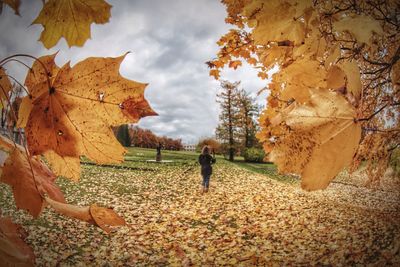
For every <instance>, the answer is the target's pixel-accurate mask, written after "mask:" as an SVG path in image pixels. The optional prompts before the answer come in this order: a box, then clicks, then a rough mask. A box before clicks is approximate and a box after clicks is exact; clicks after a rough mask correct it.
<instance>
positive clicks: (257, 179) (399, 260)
mask: <svg viewBox="0 0 400 267" xmlns="http://www.w3.org/2000/svg"><path fill="white" fill-rule="evenodd" d="M128 160H129V159H128ZM128 163H129V162H128ZM125 166H126V168H118V167H114V168H113V167H107V166H102V167H100V166H94V165H84V166H83V176H82V178H81V181H80V183H73V182H70V181H68V180H64V179H60V180H59V182H58V183H59V184H60V185H61V188H62V189H63V191H64V193H65V195H66V197H67V200H68V201H69V202H70V203H74V204H79V205H89V204H91V203H98V204H100V205H103V206H106V207H113V208H114V209H115V210H116V211H117V212H118V213H119V214H120V215H122V216H123V217H124V218H125V220H126V221H127V223H128V224H129V226H128V227H121V228H115V229H114V231H113V232H112V233H111V234H110V235H106V234H105V233H104V232H102V231H101V229H100V228H96V227H94V226H91V225H88V224H86V223H83V222H79V221H77V220H73V219H69V218H65V217H62V216H59V215H57V214H56V213H55V212H53V211H52V210H51V209H49V208H48V209H46V210H45V212H44V213H43V215H42V216H41V217H40V218H39V219H38V220H31V219H30V218H29V216H28V215H26V213H24V212H22V211H18V212H17V211H15V210H14V208H13V205H12V204H11V203H12V196H11V194H10V191H9V189H8V188H7V187H6V186H4V185H1V186H0V201H1V202H2V203H7V204H8V206H9V208H8V209H4V208H2V209H3V213H4V214H5V215H10V216H12V217H13V218H14V220H16V221H17V222H18V223H22V224H23V226H24V228H25V229H26V230H27V231H28V232H29V236H28V239H27V242H28V243H29V244H30V245H32V246H33V248H34V251H35V254H36V258H37V259H36V264H37V265H38V266H55V265H57V264H58V265H61V266H70V265H71V266H87V265H92V266H148V265H151V266H165V265H172V266H175V265H177V266H181V265H183V266H192V265H193V266H222V265H231V266H254V265H261V266H263V265H267V266H271V265H272V266H273V265H289V266H290V265H292V266H294V265H295V266H310V265H319V266H321V265H337V266H340V265H346V266H347V265H358V264H360V265H367V264H372V265H375V266H383V265H393V266H399V265H400V194H399V192H398V191H396V190H392V191H390V190H371V189H367V188H365V187H359V186H354V185H349V184H347V183H344V182H343V183H342V182H337V183H333V184H332V185H330V186H329V187H328V189H327V190H325V191H318V192H312V193H308V192H305V191H303V190H301V189H300V187H299V185H298V183H289V182H281V181H276V180H274V179H270V178H268V177H266V176H265V175H262V174H258V173H254V172H250V171H248V170H245V169H243V168H240V167H238V166H237V165H234V164H231V163H228V162H225V161H224V160H222V159H220V160H218V162H217V164H216V166H215V169H214V174H213V176H212V178H211V190H210V192H209V193H207V194H201V193H200V190H199V189H200V180H201V178H200V174H199V168H198V166H197V165H196V163H195V161H194V159H192V160H188V161H185V162H172V163H164V164H156V163H148V162H145V161H138V162H134V164H131V165H129V164H127V165H125Z"/></svg>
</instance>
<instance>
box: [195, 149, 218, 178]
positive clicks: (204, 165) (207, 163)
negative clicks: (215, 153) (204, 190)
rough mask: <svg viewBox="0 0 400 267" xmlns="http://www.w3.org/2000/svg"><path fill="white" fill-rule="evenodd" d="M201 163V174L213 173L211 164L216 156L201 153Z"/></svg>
mask: <svg viewBox="0 0 400 267" xmlns="http://www.w3.org/2000/svg"><path fill="white" fill-rule="evenodd" d="M199 163H200V165H201V175H211V174H212V167H211V164H214V163H215V158H213V157H211V155H209V154H206V155H203V154H201V155H200V156H199Z"/></svg>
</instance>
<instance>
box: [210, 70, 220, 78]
mask: <svg viewBox="0 0 400 267" xmlns="http://www.w3.org/2000/svg"><path fill="white" fill-rule="evenodd" d="M210 76H214V78H215V79H216V80H218V79H219V70H217V69H214V70H210Z"/></svg>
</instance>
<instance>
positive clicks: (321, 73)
mask: <svg viewBox="0 0 400 267" xmlns="http://www.w3.org/2000/svg"><path fill="white" fill-rule="evenodd" d="M273 81H274V83H277V84H279V85H281V84H283V85H282V86H281V87H280V88H279V89H281V90H282V91H281V96H280V98H281V99H282V100H289V99H292V98H294V99H295V100H296V101H298V102H306V101H307V100H308V99H309V97H310V93H309V90H310V89H314V88H321V89H322V88H326V70H325V69H324V68H323V67H321V66H320V63H319V62H318V61H316V60H310V59H307V58H303V59H299V60H297V61H295V62H294V63H292V64H290V65H289V66H288V67H286V68H284V69H282V70H281V71H280V72H278V73H276V74H274V75H273Z"/></svg>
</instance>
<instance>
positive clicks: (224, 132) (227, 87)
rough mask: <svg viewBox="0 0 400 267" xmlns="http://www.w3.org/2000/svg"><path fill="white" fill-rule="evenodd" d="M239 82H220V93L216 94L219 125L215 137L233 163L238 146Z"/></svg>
mask: <svg viewBox="0 0 400 267" xmlns="http://www.w3.org/2000/svg"><path fill="white" fill-rule="evenodd" d="M239 84H240V82H234V83H231V82H229V81H222V82H221V89H222V90H221V93H219V94H217V102H218V103H219V104H220V107H221V113H220V115H219V125H218V127H217V129H216V136H217V138H218V139H219V140H221V142H222V143H223V144H224V145H225V147H226V149H227V150H228V151H227V152H228V155H229V160H230V161H233V159H234V156H235V150H236V147H237V145H238V143H239V142H238V134H239V109H238V92H239V90H238V86H239Z"/></svg>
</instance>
